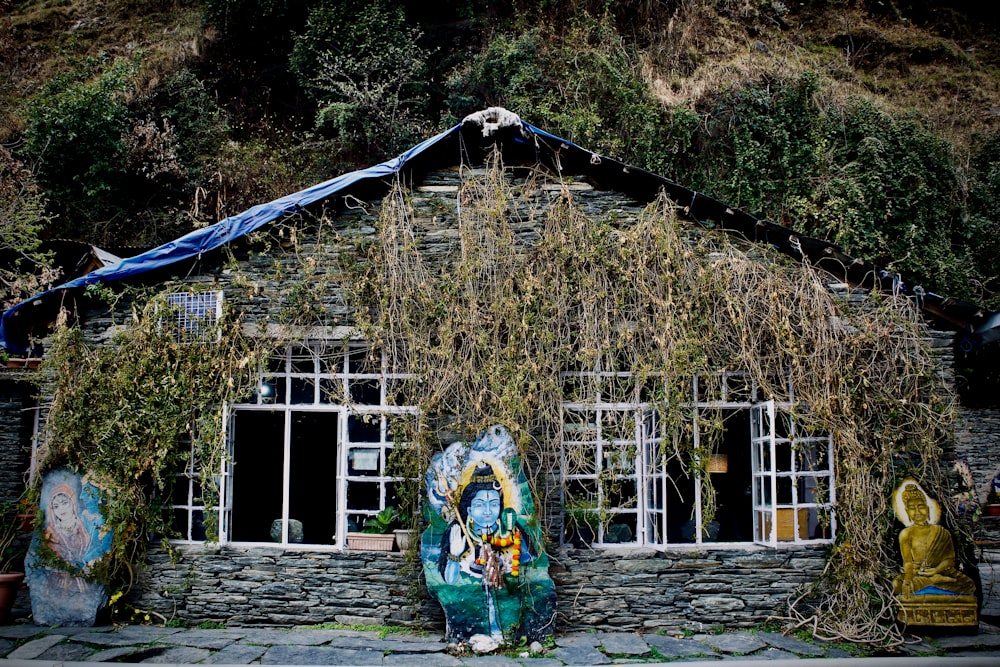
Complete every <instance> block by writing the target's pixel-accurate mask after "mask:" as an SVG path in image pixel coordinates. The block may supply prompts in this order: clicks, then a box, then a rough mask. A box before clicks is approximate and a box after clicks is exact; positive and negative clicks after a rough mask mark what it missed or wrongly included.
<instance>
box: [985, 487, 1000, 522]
mask: <svg viewBox="0 0 1000 667" xmlns="http://www.w3.org/2000/svg"><path fill="white" fill-rule="evenodd" d="M983 510H985V512H986V514H988V515H989V516H1000V494H998V493H997V489H996V487H995V486H994V487H991V488H990V492H989V493H988V494H987V495H986V502H985V503H983Z"/></svg>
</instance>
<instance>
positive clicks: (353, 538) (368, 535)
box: [347, 505, 399, 551]
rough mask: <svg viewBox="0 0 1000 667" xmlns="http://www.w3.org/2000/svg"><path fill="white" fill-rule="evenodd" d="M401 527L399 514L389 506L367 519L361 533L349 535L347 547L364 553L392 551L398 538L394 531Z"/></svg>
mask: <svg viewBox="0 0 1000 667" xmlns="http://www.w3.org/2000/svg"><path fill="white" fill-rule="evenodd" d="M398 525H399V512H398V510H396V508H395V507H393V506H392V505H389V506H388V507H386V508H385V509H384V510H382V511H381V512H379V513H378V514H376V515H374V516H370V517H368V518H367V519H365V523H364V527H363V528H362V529H361V532H360V533H348V534H347V545H348V546H349V547H350V548H351V549H358V550H364V551H392V545H393V543H394V542H395V539H396V536H395V534H394V533H393V531H394V530H395V529H396V527H397V526H398Z"/></svg>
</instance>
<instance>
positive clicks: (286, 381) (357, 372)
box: [219, 340, 418, 550]
mask: <svg viewBox="0 0 1000 667" xmlns="http://www.w3.org/2000/svg"><path fill="white" fill-rule="evenodd" d="M416 381H418V380H417V378H416V377H415V376H413V375H408V374H398V373H397V374H393V373H389V372H388V371H387V363H386V359H385V355H384V353H383V352H381V351H372V350H371V349H370V348H369V346H368V345H367V344H366V343H363V342H359V341H350V342H343V341H329V340H326V341H309V342H297V343H290V344H287V345H284V346H282V347H281V349H280V350H279V351H278V352H277V353H276V354H275V355H274V357H272V359H271V360H269V362H268V364H267V366H266V368H263V369H261V376H260V383H259V385H258V389H257V391H256V392H255V393H254V395H253V396H252V398H251V399H250V400H249V401H248V402H246V403H242V404H236V405H233V406H230V407H229V409H228V412H227V416H226V424H227V429H228V431H227V436H226V437H227V442H228V447H229V453H228V456H227V457H226V461H225V462H224V465H223V470H222V472H221V479H220V498H221V500H222V502H221V507H222V510H221V511H220V517H219V541H220V542H223V543H234V544H244V545H272V546H273V545H275V544H280V545H282V546H285V547H298V546H301V547H303V548H309V549H316V550H323V549H339V548H343V547H344V546H346V537H345V536H346V533H347V532H349V531H353V530H358V529H360V528H361V527H362V526H363V524H364V521H365V520H367V519H368V518H369V517H371V516H374V515H375V514H377V513H378V512H379V511H381V510H382V509H384V508H385V507H386V506H387V505H389V504H392V502H393V499H394V497H395V493H396V491H395V487H396V485H398V484H399V483H400V482H401V481H402V479H401V478H400V477H398V476H394V475H393V474H391V472H390V471H389V470H387V462H388V459H389V456H390V454H391V452H392V450H393V448H394V447H397V446H405V445H406V444H407V443H401V442H395V441H394V440H393V426H394V422H395V421H397V420H408V419H415V417H416V415H417V407H416V406H415V405H414V404H412V403H413V402H412V400H406V399H407V398H408V397H409V394H408V393H407V391H406V389H407V385H408V384H409V383H412V382H416ZM241 464H242V466H241ZM256 514H260V515H261V516H259V517H258V516H256ZM272 520H276V521H278V522H280V523H278V524H276V532H277V529H278V528H277V527H278V526H280V534H278V535H276V537H277V538H278V539H275V540H272V538H271V536H270V531H269V527H270V525H271V523H272ZM293 520H294V521H300V522H301V524H302V528H303V531H302V532H303V541H302V542H298V541H297V539H296V538H297V535H295V534H293V533H294V532H297V528H298V526H297V525H296V526H295V528H296V530H295V531H293V530H292V527H293V523H292V521H293Z"/></svg>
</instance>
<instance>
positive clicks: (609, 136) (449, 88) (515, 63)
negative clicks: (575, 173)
mask: <svg viewBox="0 0 1000 667" xmlns="http://www.w3.org/2000/svg"><path fill="white" fill-rule="evenodd" d="M446 94H447V106H448V109H449V110H450V111H451V113H452V115H453V116H454V117H455V119H458V118H461V117H462V116H464V115H465V114H467V113H470V112H471V111H475V110H477V109H480V108H483V107H485V106H492V105H501V106H506V107H508V108H510V109H512V110H516V111H517V112H518V113H519V114H521V115H522V117H524V118H525V120H528V121H530V122H533V123H534V124H536V125H541V126H545V127H546V129H548V130H550V131H552V132H553V133H556V134H559V135H561V136H565V137H566V138H567V139H570V140H572V141H574V142H576V143H579V144H581V145H583V146H586V147H587V148H589V149H591V150H594V151H597V152H601V153H604V154H607V155H611V156H613V157H615V158H618V159H621V160H624V161H626V162H630V163H632V164H636V165H638V166H641V167H644V168H646V169H650V170H652V171H656V172H659V173H663V174H665V175H667V176H671V177H674V178H677V177H678V176H679V175H680V173H681V170H682V168H683V162H684V161H683V159H682V156H683V155H684V154H685V153H686V152H687V151H688V150H689V149H690V146H691V141H692V139H693V133H694V131H695V130H696V129H697V127H698V122H699V121H698V118H697V116H696V115H695V114H694V113H693V111H691V110H689V109H686V108H677V109H673V110H667V109H665V108H664V107H663V105H662V104H661V103H660V102H659V101H658V100H656V99H655V98H654V97H653V95H652V92H651V90H650V88H649V86H648V85H647V83H646V82H645V80H644V79H643V76H642V67H641V63H640V60H639V56H638V54H637V52H636V51H635V50H634V48H633V47H631V46H630V45H628V44H627V43H626V42H625V41H624V40H623V39H622V37H621V35H620V34H619V33H618V31H617V29H616V28H615V25H614V22H613V20H612V18H611V17H610V16H608V15H604V16H594V15H591V14H589V13H587V12H580V13H578V14H576V15H575V16H574V18H572V19H571V20H570V22H569V24H568V26H565V29H564V28H563V27H562V26H552V25H547V26H542V27H535V28H529V29H525V30H522V31H520V32H515V33H512V34H505V33H503V32H497V33H495V34H494V35H493V36H492V37H491V38H490V40H489V41H488V43H487V44H486V45H485V47H484V49H483V50H482V52H481V53H479V54H478V55H476V56H474V57H473V58H472V59H471V60H470V62H469V63H468V64H467V65H466V66H465V67H462V68H459V69H457V70H456V71H455V72H453V74H452V75H451V77H450V78H449V80H448V82H447V85H446Z"/></svg>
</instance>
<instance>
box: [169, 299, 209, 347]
mask: <svg viewBox="0 0 1000 667" xmlns="http://www.w3.org/2000/svg"><path fill="white" fill-rule="evenodd" d="M222 295H223V293H222V290H208V291H188V292H172V293H170V294H167V295H166V297H165V298H166V301H167V305H168V306H169V308H170V312H169V313H168V314H167V315H166V316H164V317H163V318H161V322H160V324H161V326H168V325H169V326H170V330H171V331H172V332H173V333H174V335H175V336H176V337H177V340H179V341H181V342H184V343H212V342H215V343H217V342H219V340H221V336H222V330H221V329H219V328H218V327H217V325H218V323H219V322H220V321H221V320H222V299H223V296H222Z"/></svg>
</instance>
